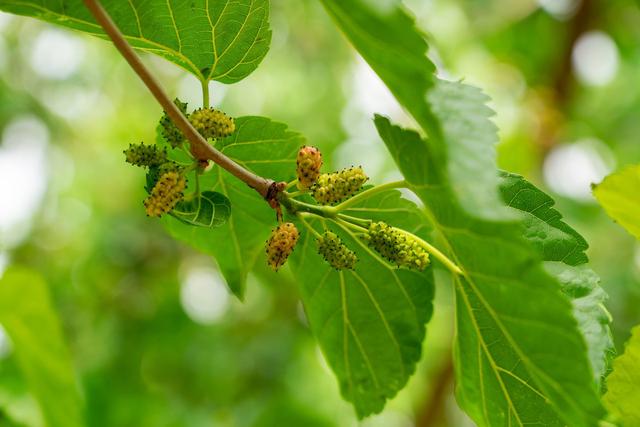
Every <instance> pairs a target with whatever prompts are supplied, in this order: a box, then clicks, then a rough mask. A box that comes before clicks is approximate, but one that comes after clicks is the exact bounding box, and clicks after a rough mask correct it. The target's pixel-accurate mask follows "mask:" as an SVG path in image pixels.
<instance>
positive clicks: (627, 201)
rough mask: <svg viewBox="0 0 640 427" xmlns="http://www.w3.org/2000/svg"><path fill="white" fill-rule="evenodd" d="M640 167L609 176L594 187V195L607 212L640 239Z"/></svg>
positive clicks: (629, 168)
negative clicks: (639, 190)
mask: <svg viewBox="0 0 640 427" xmlns="http://www.w3.org/2000/svg"><path fill="white" fill-rule="evenodd" d="M639 188H640V165H637V166H630V167H628V168H626V169H623V170H622V171H620V172H617V173H614V174H613V175H609V176H608V177H606V178H605V179H604V181H602V183H601V184H598V185H596V186H594V189H593V194H594V195H595V196H596V199H598V202H600V204H601V205H602V207H603V208H604V210H605V211H607V213H608V214H609V216H610V217H611V218H613V219H614V220H615V221H616V222H617V223H619V224H620V225H621V226H623V227H624V228H625V229H626V230H627V231H628V232H629V233H631V234H633V235H634V236H635V237H636V238H637V239H640V196H639V193H638V189H639Z"/></svg>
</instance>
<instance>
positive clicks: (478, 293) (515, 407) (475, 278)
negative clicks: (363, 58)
mask: <svg viewBox="0 0 640 427" xmlns="http://www.w3.org/2000/svg"><path fill="white" fill-rule="evenodd" d="M452 93H454V92H452ZM376 125H377V127H378V130H379V132H380V134H381V136H382V138H383V140H384V141H385V143H386V144H387V147H388V148H389V150H390V152H391V153H392V155H393V157H394V158H395V159H396V161H397V163H398V166H399V167H400V169H401V171H402V172H403V174H404V175H405V178H406V179H407V181H408V182H409V184H410V188H411V189H412V190H413V191H414V192H415V193H416V194H417V195H418V196H419V197H420V199H421V200H422V201H423V202H424V203H425V206H426V210H427V212H428V215H429V216H430V218H431V221H432V223H433V224H435V230H436V232H438V233H439V235H440V236H441V238H442V244H443V245H444V247H446V248H447V249H448V252H449V254H450V255H451V256H452V257H453V259H454V261H455V262H456V263H457V264H458V265H459V266H460V267H461V268H462V269H463V270H464V274H463V275H462V276H459V277H457V278H456V280H455V292H456V306H457V309H456V314H457V340H456V348H455V361H456V372H457V378H458V384H457V390H456V393H457V397H458V401H459V402H460V404H461V406H462V407H463V408H465V410H466V411H467V412H468V413H469V415H470V416H471V417H472V418H473V419H474V421H475V422H476V423H477V424H479V425H482V426H492V427H493V426H501V425H505V426H507V425H526V424H530V423H531V424H535V423H539V424H541V425H548V426H556V425H557V426H562V425H565V424H569V425H572V426H589V425H593V424H594V423H596V422H597V420H598V419H600V417H601V416H602V414H603V411H602V408H601V406H600V403H599V401H598V396H597V393H596V388H595V382H594V381H593V376H592V372H591V367H590V366H589V361H588V359H587V348H586V346H585V343H584V339H583V337H582V335H581V333H580V332H579V330H578V326H577V324H576V320H575V319H574V318H573V315H572V306H571V305H570V303H569V301H568V300H567V299H566V298H565V297H563V296H562V295H561V294H560V285H559V283H558V282H557V281H556V280H554V279H553V277H551V276H550V275H549V274H547V272H546V271H545V270H544V268H543V265H542V263H541V262H540V259H539V257H538V255H537V253H536V252H535V251H534V250H533V249H532V248H531V246H529V243H528V242H526V241H525V240H524V239H523V237H522V228H521V227H520V226H519V224H518V223H514V222H505V221H487V220H482V219H478V218H474V217H472V216H470V215H468V214H467V213H465V212H464V210H463V209H461V207H460V206H459V205H458V204H457V203H456V202H455V198H454V196H453V194H452V191H451V189H450V188H449V183H447V182H446V181H438V178H437V173H434V174H433V175H436V177H434V176H433V175H431V174H429V173H427V172H426V171H432V170H434V169H435V170H437V169H438V168H439V167H442V166H440V165H439V164H437V163H434V161H433V157H432V156H431V155H430V151H429V148H430V146H429V145H428V144H427V143H426V142H425V141H424V140H422V139H421V138H420V136H419V135H418V134H416V133H415V132H412V131H406V130H403V129H401V128H399V127H396V126H393V125H391V124H390V122H389V121H388V120H387V119H385V118H383V117H377V118H376ZM541 343H544V345H542V344H541Z"/></svg>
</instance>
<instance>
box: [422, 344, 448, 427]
mask: <svg viewBox="0 0 640 427" xmlns="http://www.w3.org/2000/svg"><path fill="white" fill-rule="evenodd" d="M445 354H446V356H445V360H444V361H443V363H442V366H441V367H440V369H439V370H438V372H437V374H436V377H435V379H434V385H433V388H432V389H431V393H430V395H429V400H428V401H427V402H426V404H425V405H424V407H423V408H422V410H421V411H420V412H419V413H418V414H417V416H416V426H417V427H434V426H437V425H440V423H441V421H442V419H443V417H444V416H445V413H444V412H445V404H446V401H447V397H448V396H449V395H450V393H451V386H452V384H453V376H454V370H453V359H452V357H451V351H447V352H445Z"/></svg>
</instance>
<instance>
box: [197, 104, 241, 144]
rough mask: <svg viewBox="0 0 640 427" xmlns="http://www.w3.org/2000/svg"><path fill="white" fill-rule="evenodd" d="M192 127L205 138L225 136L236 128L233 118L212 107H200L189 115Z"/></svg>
mask: <svg viewBox="0 0 640 427" xmlns="http://www.w3.org/2000/svg"><path fill="white" fill-rule="evenodd" d="M189 121H190V122H191V124H192V125H193V127H194V128H196V130H197V131H198V132H199V133H200V135H202V136H203V137H205V138H206V139H209V138H211V139H218V138H225V137H227V136H229V135H231V134H232V133H233V132H235V130H236V124H235V122H234V121H233V118H231V117H229V116H227V115H226V114H225V113H223V112H222V111H219V110H216V109H214V108H200V109H198V110H196V111H194V112H193V113H191V115H190V116H189Z"/></svg>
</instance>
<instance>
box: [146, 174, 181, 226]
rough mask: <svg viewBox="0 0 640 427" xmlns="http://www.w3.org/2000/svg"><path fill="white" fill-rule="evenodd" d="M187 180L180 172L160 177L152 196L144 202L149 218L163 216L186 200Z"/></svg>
mask: <svg viewBox="0 0 640 427" xmlns="http://www.w3.org/2000/svg"><path fill="white" fill-rule="evenodd" d="M186 186H187V180H186V179H185V177H184V176H183V175H181V174H179V173H178V172H166V173H164V174H163V175H161V176H160V178H159V179H158V182H156V184H155V186H154V187H153V189H152V190H151V194H150V195H149V197H147V198H146V199H145V201H144V208H145V209H146V211H147V215H149V216H157V217H159V216H162V214H166V213H169V212H171V210H172V209H173V208H174V207H175V206H176V205H177V204H178V202H179V201H181V200H182V199H183V198H184V189H185V188H186Z"/></svg>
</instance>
